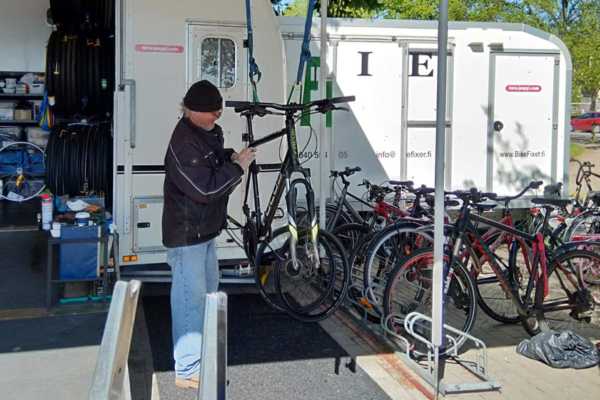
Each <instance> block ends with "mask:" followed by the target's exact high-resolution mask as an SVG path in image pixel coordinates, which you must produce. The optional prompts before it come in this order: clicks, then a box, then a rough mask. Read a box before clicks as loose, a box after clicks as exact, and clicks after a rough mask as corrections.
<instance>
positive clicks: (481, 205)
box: [475, 203, 498, 212]
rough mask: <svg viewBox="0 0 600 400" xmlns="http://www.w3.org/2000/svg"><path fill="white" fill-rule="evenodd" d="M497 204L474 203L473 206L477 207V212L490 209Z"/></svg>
mask: <svg viewBox="0 0 600 400" xmlns="http://www.w3.org/2000/svg"><path fill="white" fill-rule="evenodd" d="M497 206H498V204H495V203H476V204H475V207H477V210H478V211H479V212H485V211H490V210H493V209H494V208H496V207H497Z"/></svg>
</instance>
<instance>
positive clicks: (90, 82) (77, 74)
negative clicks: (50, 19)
mask: <svg viewBox="0 0 600 400" xmlns="http://www.w3.org/2000/svg"><path fill="white" fill-rule="evenodd" d="M114 65H115V41H114V37H99V36H88V35H85V34H78V35H72V34H67V33H63V32H59V31H55V32H52V34H51V35H50V39H49V40H48V47H47V56H46V76H47V85H48V86H47V88H48V95H49V96H51V97H53V98H54V105H53V106H52V111H53V112H54V114H55V115H56V116H57V117H58V118H70V117H71V116H72V115H74V114H81V115H86V116H100V117H101V118H105V117H108V116H110V115H112V110H113V97H112V94H113V91H114V87H115V74H114Z"/></svg>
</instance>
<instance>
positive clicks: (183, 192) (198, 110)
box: [162, 81, 255, 388]
mask: <svg viewBox="0 0 600 400" xmlns="http://www.w3.org/2000/svg"><path fill="white" fill-rule="evenodd" d="M222 107H223V98H222V97H221V94H220V93H219V90H218V89H217V88H216V87H215V86H214V85H213V84H211V83H210V82H208V81H200V82H196V83H194V84H193V85H192V86H191V87H190V88H189V90H188V92H187V93H186V95H185V97H184V99H183V109H184V115H183V118H181V119H180V120H179V122H178V123H177V126H176V127H175V130H174V131H173V135H172V136H171V141H170V142H169V147H168V148H167V154H166V156H165V171H166V173H165V182H164V206H163V216H162V227H163V244H164V245H165V246H166V247H167V263H168V264H169V266H170V267H171V270H172V276H173V278H172V286H171V316H172V323H173V347H174V350H173V357H174V359H175V384H176V385H177V386H178V387H183V388H198V386H199V372H200V364H201V359H200V357H201V355H202V328H203V324H204V303H205V299H206V294H207V293H210V292H216V291H217V289H218V285H219V270H218V260H217V257H216V251H215V242H214V241H215V238H216V237H217V236H219V234H220V232H221V230H222V229H223V228H224V227H225V225H226V217H227V201H228V198H229V194H230V193H231V192H232V191H233V190H234V189H235V187H236V186H237V185H238V184H239V183H240V181H241V179H242V176H243V175H244V172H245V171H246V170H247V169H248V166H249V165H250V164H251V163H252V161H253V160H254V158H255V149H251V148H246V149H244V150H242V151H241V152H240V153H239V154H238V153H236V152H235V151H233V150H231V149H224V148H223V131H222V130H221V127H220V126H219V125H217V124H216V121H217V119H219V117H220V116H221V113H222Z"/></svg>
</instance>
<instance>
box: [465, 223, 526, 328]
mask: <svg viewBox="0 0 600 400" xmlns="http://www.w3.org/2000/svg"><path fill="white" fill-rule="evenodd" d="M501 234H502V233H501V232H497V234H494V235H492V236H490V237H489V238H487V240H486V245H488V246H492V245H493V244H494V242H496V241H497V240H499V238H500V235H501ZM502 244H505V243H502ZM502 244H500V245H499V246H498V247H500V246H501V245H502ZM507 245H508V248H507V251H506V254H504V253H501V254H499V252H498V251H497V249H498V248H495V249H494V250H492V251H493V253H494V255H495V256H496V257H498V258H502V256H503V255H504V256H505V264H506V266H508V268H506V266H505V265H504V264H503V263H502V262H498V263H497V264H498V265H499V266H500V269H501V272H502V273H503V274H504V277H505V278H506V279H507V280H508V282H509V283H510V285H511V288H510V290H512V291H513V293H519V294H520V293H522V292H523V290H524V288H525V287H526V286H527V283H528V281H529V270H530V267H529V258H528V255H527V254H528V252H529V250H528V249H527V248H525V249H523V247H522V245H521V242H519V241H517V240H513V241H512V242H511V243H508V244H507ZM524 252H527V253H524ZM520 255H523V258H521V257H520ZM476 263H477V266H473V267H472V268H469V270H470V271H471V274H472V276H473V277H474V279H475V282H476V285H475V289H476V291H477V302H478V304H479V307H481V310H482V311H483V312H484V313H486V314H487V315H488V316H489V317H490V318H492V319H494V320H496V321H498V322H502V323H503V324H517V323H519V322H520V321H521V316H520V315H519V312H518V310H517V308H516V306H515V304H514V302H513V300H512V294H510V293H506V292H505V290H504V288H502V286H501V285H500V283H499V280H498V277H497V276H496V274H495V272H494V271H493V270H492V269H491V267H487V268H486V265H489V260H487V256H486V255H485V254H483V255H481V256H480V257H479V258H478V260H477V261H476ZM482 274H484V275H483V276H482ZM524 278H525V280H524ZM523 284H524V285H525V287H524V285H523Z"/></svg>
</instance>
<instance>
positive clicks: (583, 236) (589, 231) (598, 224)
mask: <svg viewBox="0 0 600 400" xmlns="http://www.w3.org/2000/svg"><path fill="white" fill-rule="evenodd" d="M599 238H600V213H599V212H597V211H593V212H586V213H584V214H581V215H579V216H577V217H575V219H574V220H573V221H572V222H571V224H570V225H569V228H568V229H567V231H566V232H565V235H564V240H565V241H566V242H579V241H583V240H590V239H591V240H598V239H599Z"/></svg>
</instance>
